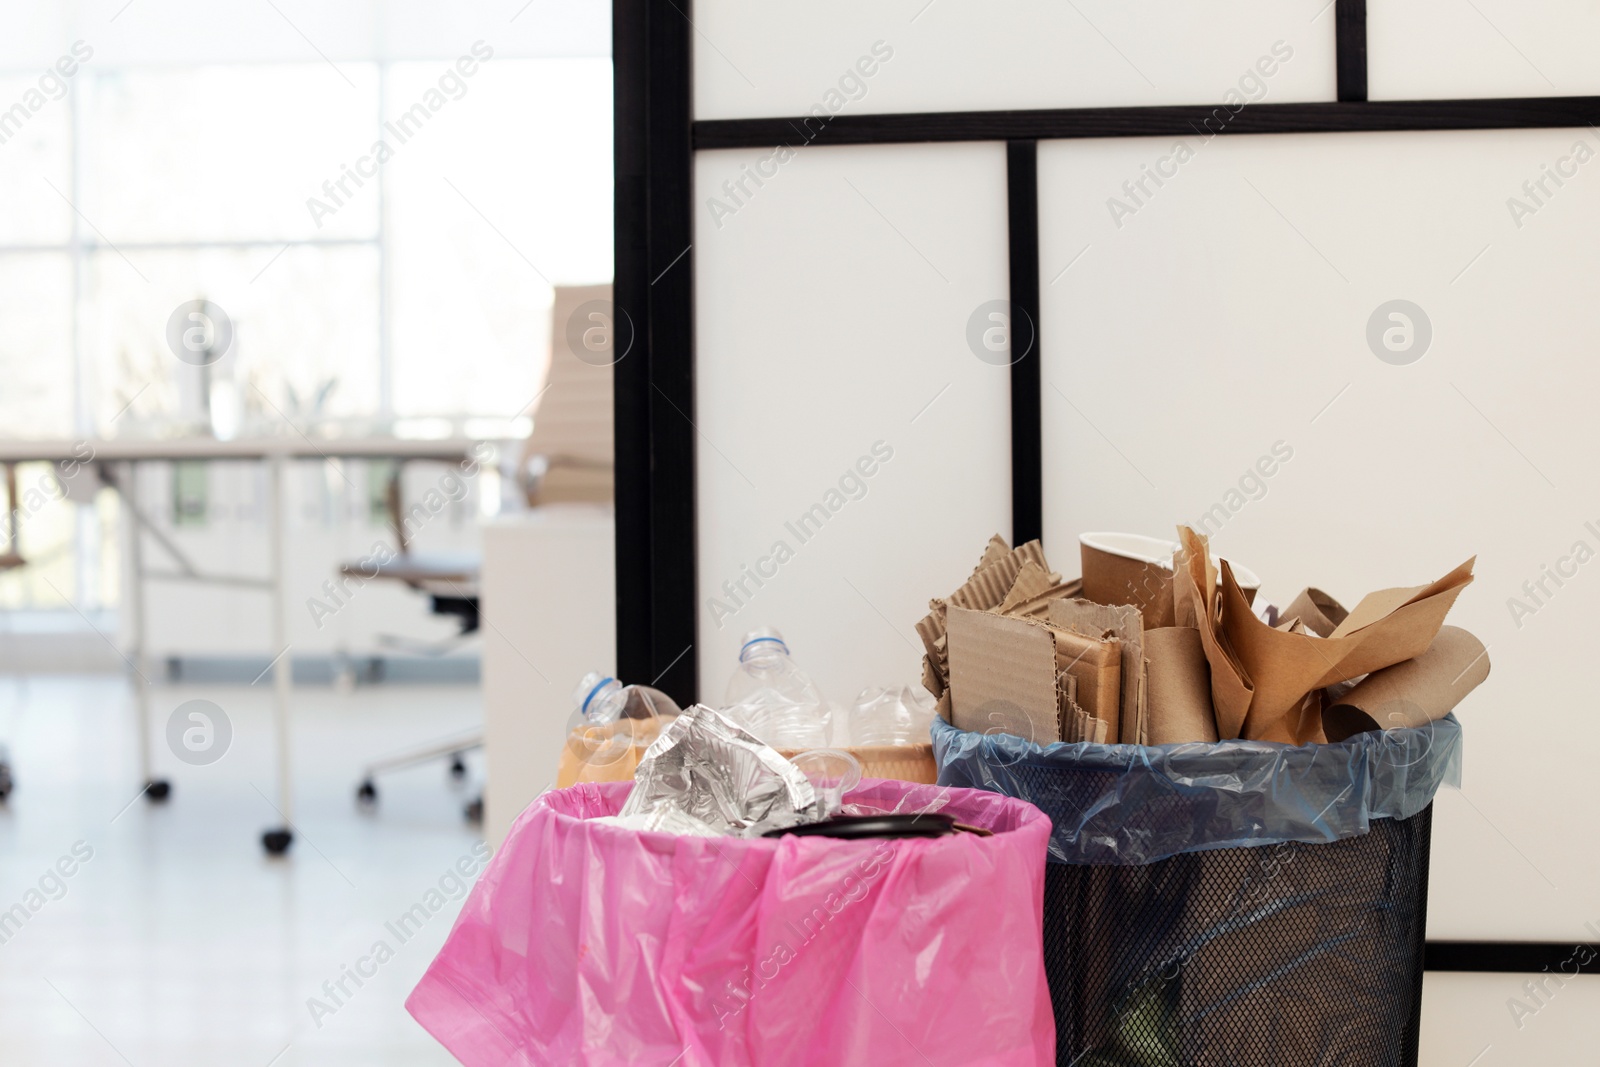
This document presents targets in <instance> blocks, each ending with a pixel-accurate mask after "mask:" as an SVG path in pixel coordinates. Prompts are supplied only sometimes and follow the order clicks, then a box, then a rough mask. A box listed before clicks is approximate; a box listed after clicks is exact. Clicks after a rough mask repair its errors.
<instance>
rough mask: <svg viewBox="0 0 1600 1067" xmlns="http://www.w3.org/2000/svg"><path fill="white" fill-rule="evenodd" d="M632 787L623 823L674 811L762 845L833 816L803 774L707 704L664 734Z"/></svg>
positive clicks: (648, 752) (641, 765) (682, 717)
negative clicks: (784, 831)
mask: <svg viewBox="0 0 1600 1067" xmlns="http://www.w3.org/2000/svg"><path fill="white" fill-rule="evenodd" d="M851 762H854V761H853V760H852V761H851ZM859 769H860V768H859V765H858V767H857V770H858V772H859ZM859 778H860V775H859V773H858V774H857V779H858V780H859ZM634 782H635V788H634V790H633V792H632V793H631V794H629V796H628V801H627V803H626V804H625V805H623V808H622V811H621V813H620V814H622V815H623V816H625V817H626V816H636V815H644V814H646V813H650V812H657V811H661V810H663V809H671V810H674V811H677V812H679V813H681V814H683V815H686V816H689V817H691V818H692V819H694V820H696V821H697V822H698V823H700V824H702V825H704V826H706V827H708V828H710V829H711V830H714V831H717V832H718V833H725V834H742V835H744V836H747V837H760V836H761V835H762V834H763V833H765V832H766V831H767V830H775V829H779V828H782V827H785V826H793V825H795V824H796V823H801V822H815V821H817V820H819V819H823V818H826V817H827V816H828V815H830V814H832V809H830V808H828V807H827V802H826V801H825V800H822V799H820V798H819V797H818V796H817V791H816V789H815V788H814V787H813V786H812V784H811V781H810V779H808V778H807V777H806V776H805V773H804V772H803V771H801V770H800V768H798V767H796V766H795V765H794V764H793V763H790V762H789V761H788V760H786V759H784V758H783V756H781V755H779V754H778V750H777V749H775V748H771V747H769V746H768V745H767V744H766V743H765V742H763V741H761V740H760V739H758V738H757V737H755V736H754V735H753V734H750V733H748V732H746V731H745V730H743V729H741V728H740V727H738V726H736V725H734V724H733V723H732V722H730V721H729V720H728V719H726V718H724V717H723V716H722V715H721V714H719V713H718V712H716V711H713V710H712V709H711V708H708V707H706V706H705V705H704V704H696V705H695V706H694V707H692V708H690V709H689V710H688V711H687V712H685V713H684V714H682V715H680V716H678V717H677V718H676V719H674V720H672V723H671V725H669V726H668V727H667V728H666V729H665V730H662V731H661V736H660V737H658V738H656V739H655V741H654V742H653V743H652V744H651V745H650V747H649V749H647V750H646V751H645V754H644V758H643V759H641V760H640V761H639V769H638V771H637V772H636V773H635V775H634ZM833 804H834V807H837V806H838V799H837V798H834V799H833Z"/></svg>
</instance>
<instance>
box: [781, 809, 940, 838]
mask: <svg viewBox="0 0 1600 1067" xmlns="http://www.w3.org/2000/svg"><path fill="white" fill-rule="evenodd" d="M956 832H957V831H956V820H955V819H953V818H952V817H950V816H949V815H941V814H939V813H938V812H933V813H930V814H927V815H835V816H833V817H832V818H831V819H824V820H823V821H821V822H812V823H805V824H803V825H800V826H786V827H784V828H783V829H781V830H768V831H767V832H766V833H765V834H762V835H761V836H763V837H783V836H785V835H786V834H794V835H795V836H797V837H838V838H845V839H849V840H857V841H859V840H863V839H868V840H870V839H873V838H889V837H945V836H948V835H949V834H953V833H956Z"/></svg>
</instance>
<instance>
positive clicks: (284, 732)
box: [261, 456, 294, 856]
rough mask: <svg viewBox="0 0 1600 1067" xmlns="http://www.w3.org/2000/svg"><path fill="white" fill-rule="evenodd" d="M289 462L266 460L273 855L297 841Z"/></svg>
mask: <svg viewBox="0 0 1600 1067" xmlns="http://www.w3.org/2000/svg"><path fill="white" fill-rule="evenodd" d="M285 463H286V461H285V460H284V458H283V457H281V456H274V457H272V458H271V459H269V460H268V461H267V475H268V477H267V480H268V483H269V489H268V494H267V495H268V497H269V498H270V499H269V503H268V508H269V512H270V514H269V516H268V522H269V524H270V526H269V535H270V538H271V544H272V593H271V596H272V648H273V651H274V654H275V655H276V656H277V657H278V658H277V660H276V662H274V663H273V665H272V725H273V734H274V742H275V747H276V749H277V753H276V755H277V761H278V811H279V813H280V814H282V816H283V825H282V826H280V827H277V828H275V829H271V830H267V831H265V832H263V833H262V835H261V845H262V847H263V848H265V849H266V850H267V852H269V853H271V854H272V855H274V856H281V855H282V854H283V853H285V852H287V851H289V845H290V844H291V843H292V842H293V841H294V785H293V781H292V778H293V776H292V774H291V760H290V754H289V753H290V738H289V702H290V699H291V697H292V696H293V685H294V681H293V677H292V675H291V667H290V657H289V620H288V617H287V614H286V611H287V609H286V607H285V605H284V585H285V582H286V574H287V566H286V561H285V551H286V549H285V545H284V535H285V529H284V528H285V526H286V525H287V517H286V516H285V514H284V507H283V474H284V466H285Z"/></svg>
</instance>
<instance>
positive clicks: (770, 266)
mask: <svg viewBox="0 0 1600 1067" xmlns="http://www.w3.org/2000/svg"><path fill="white" fill-rule="evenodd" d="M767 154H768V153H767V152H766V151H754V152H744V151H739V152H703V153H700V155H699V156H698V157H697V159H696V171H695V173H696V185H697V201H696V202H697V215H696V218H697V222H696V235H695V245H694V263H695V270H696V276H695V285H696V289H697V293H698V296H697V299H696V312H695V313H696V316H697V318H696V334H697V338H696V377H697V389H698V394H697V399H696V404H697V414H696V423H697V428H698V431H699V438H698V449H699V456H698V476H699V499H698V514H699V517H700V518H699V568H700V574H699V582H700V590H701V597H700V605H699V616H700V640H699V642H698V647H697V648H696V649H695V650H694V652H693V654H695V655H698V656H699V657H700V672H701V678H702V690H701V696H702V697H703V698H705V699H707V700H710V701H713V702H717V701H720V699H721V697H722V694H723V689H724V686H725V685H726V682H727V679H728V676H729V674H730V673H731V671H732V670H733V667H734V666H735V664H736V662H737V658H738V649H739V642H740V639H741V637H742V635H743V634H744V633H745V631H747V630H749V629H751V628H753V627H755V626H758V625H762V624H771V625H775V626H777V627H778V628H779V629H781V630H782V631H783V632H784V634H785V636H786V637H788V639H789V641H790V644H791V646H792V648H793V650H794V653H795V656H796V658H797V660H798V661H799V662H800V663H801V664H802V666H804V667H805V668H807V669H808V670H810V671H812V672H813V674H814V675H815V677H816V678H817V680H818V682H819V684H820V685H821V686H822V687H823V689H824V691H825V692H827V693H828V694H830V695H832V696H834V697H835V698H836V699H839V700H841V701H849V700H851V699H852V698H853V697H854V696H855V694H856V693H857V692H858V691H859V690H860V689H861V688H862V687H864V686H867V685H869V684H880V685H881V684H887V683H891V682H913V681H915V680H916V679H917V678H919V677H920V666H919V664H920V656H921V647H920V644H919V643H918V642H917V639H916V635H915V634H914V633H913V631H912V625H913V624H914V623H915V622H916V620H917V619H919V618H921V617H922V615H923V614H925V613H926V611H927V602H928V599H929V597H931V596H934V595H937V594H939V593H941V592H948V591H949V590H950V589H953V588H955V586H957V585H959V584H960V583H961V581H963V580H964V579H965V578H966V577H967V575H968V574H969V573H970V571H971V568H972V565H973V563H974V562H976V560H977V557H978V554H979V553H980V552H981V550H982V548H983V544H984V542H985V541H986V540H987V538H988V537H989V536H990V535H991V534H993V533H995V532H996V531H1000V532H1007V531H1009V528H1010V506H1011V505H1010V483H1009V473H1008V472H1009V470H1010V460H1009V442H1010V438H1009V425H1010V423H1009V414H1008V411H1009V408H1008V403H1009V401H1008V396H1009V390H1008V375H1009V371H1008V370H1007V368H1006V367H1004V366H996V365H994V364H992V363H985V362H982V361H980V360H979V359H977V358H976V357H975V356H974V355H973V353H972V352H971V351H970V350H969V349H968V347H967V344H966V340H965V334H966V325H967V320H968V317H969V315H970V314H971V313H972V311H973V310H974V309H975V308H977V307H978V306H979V305H980V304H982V303H984V302H986V301H988V300H992V299H996V298H1001V297H1004V296H1005V295H1006V286H1007V280H1006V279H1007V271H1006V228H1005V222H1006V199H1005V152H1004V148H1003V147H1002V146H1001V145H956V146H905V147H890V148H808V149H804V150H802V151H801V152H799V153H798V155H797V156H796V157H795V158H794V159H792V160H790V161H789V162H787V163H786V164H784V165H783V166H782V168H781V169H779V170H778V171H777V173H776V175H775V176H772V177H768V178H767V179H766V180H765V184H764V185H762V186H760V187H759V188H757V187H756V186H754V185H753V184H751V183H749V182H747V183H746V188H747V189H749V190H750V191H751V193H752V194H753V195H751V196H749V197H748V198H741V201H742V206H739V207H738V209H737V211H736V213H734V214H731V215H723V214H722V213H721V212H718V213H717V214H716V215H713V213H712V212H711V211H710V210H708V208H707V207H706V201H707V199H708V197H710V196H712V195H722V194H720V193H719V190H720V187H721V185H722V183H723V182H724V181H728V180H737V179H738V177H739V176H740V175H741V174H742V173H743V171H742V169H741V168H743V167H747V166H748V167H750V168H754V167H755V166H756V164H757V162H758V161H759V160H761V159H763V158H764V157H765V156H766V155H767ZM767 169H772V166H771V165H769V166H768V168H767ZM878 442H882V444H881V445H879V453H880V461H879V462H877V463H876V464H875V465H873V464H869V465H868V466H872V467H873V474H872V475H871V477H869V478H865V479H863V480H862V487H861V488H859V489H858V488H857V487H856V486H855V484H854V483H850V484H848V485H847V486H846V489H847V490H848V492H849V494H851V495H853V496H854V497H855V498H854V499H852V498H850V496H847V495H846V494H845V493H842V492H840V491H839V490H840V479H841V477H842V476H844V475H845V474H846V472H848V471H850V470H852V468H853V467H854V465H855V464H857V462H858V461H859V460H860V459H861V458H862V457H870V456H872V450H873V447H874V445H875V444H876V443H878ZM885 448H887V449H892V452H893V456H892V458H891V459H889V460H888V461H887V462H882V461H881V453H882V452H883V450H884V449H885ZM830 492H833V493H836V494H837V495H836V496H835V497H834V498H833V499H832V501H831V503H832V504H835V505H839V506H837V507H836V508H835V509H834V513H833V514H832V515H831V517H829V518H828V519H827V520H826V522H825V524H823V525H822V528H821V529H820V530H815V529H812V530H809V536H808V537H807V538H806V539H805V540H803V541H802V540H801V538H800V537H798V536H796V534H795V532H794V530H792V529H791V527H790V525H788V524H792V523H795V522H796V521H797V520H798V519H799V517H800V516H801V515H802V514H803V513H804V512H806V511H807V510H808V509H810V508H811V507H812V506H813V505H817V504H819V503H820V504H824V505H827V504H829V503H830V500H829V494H830ZM780 541H781V542H783V543H785V544H786V545H787V546H788V549H789V551H790V552H792V558H789V557H786V558H785V561H784V562H782V563H781V564H778V563H777V562H776V561H773V562H768V563H765V564H763V563H761V560H762V559H763V558H771V557H772V554H773V550H774V546H775V545H776V544H777V543H778V542H780ZM780 554H781V553H780ZM758 566H760V567H762V568H763V569H765V570H766V571H768V572H769V574H770V575H771V576H769V577H767V578H765V579H764V580H763V583H762V584H761V585H760V586H759V587H757V586H756V585H755V584H754V583H753V582H752V581H750V580H749V579H745V591H744V594H742V595H737V596H730V595H729V594H728V593H727V592H726V591H725V590H724V586H723V583H724V582H730V583H733V582H738V581H739V580H740V579H741V577H742V576H743V575H744V574H745V573H747V571H746V568H752V569H753V568H756V567H758ZM719 605H720V606H719ZM730 609H731V610H732V611H733V612H734V613H733V614H732V615H728V614H727V611H728V610H730Z"/></svg>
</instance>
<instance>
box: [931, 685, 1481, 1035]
mask: <svg viewBox="0 0 1600 1067" xmlns="http://www.w3.org/2000/svg"><path fill="white" fill-rule="evenodd" d="M933 735H934V736H933V740H934V754H935V757H936V758H937V760H938V764H939V783H940V784H941V785H958V786H968V787H975V788H980V789H989V790H993V791H995V792H999V793H1004V794H1006V795H1008V796H1014V797H1020V798H1022V799H1024V800H1028V801H1030V802H1032V803H1033V804H1035V805H1037V806H1038V807H1039V808H1041V809H1042V810H1043V811H1044V812H1045V813H1046V814H1047V815H1049V816H1050V819H1051V823H1052V825H1053V834H1052V837H1051V841H1050V863H1049V864H1048V865H1047V866H1046V873H1045V885H1044V956H1045V969H1046V973H1047V975H1048V977H1049V981H1050V993H1051V999H1052V1001H1053V1004H1054V1008H1055V1018H1056V1057H1057V1062H1058V1063H1060V1064H1072V1065H1075V1067H1191V1065H1194V1067H1201V1065H1204V1067H1324V1065H1326V1067H1333V1065H1340V1067H1346V1065H1347V1067H1411V1065H1415V1064H1416V1062H1417V1040H1418V1018H1419V1014H1420V1009H1421V1000H1422V966H1423V938H1424V928H1425V925H1426V915H1427V892H1428V850H1429V831H1430V827H1431V819H1432V808H1431V804H1432V801H1433V796H1434V793H1435V792H1437V790H1438V788H1439V787H1440V785H1442V784H1444V783H1446V782H1449V783H1458V782H1459V778H1460V747H1461V729H1460V725H1459V723H1458V722H1457V721H1456V720H1455V718H1454V716H1450V717H1448V718H1446V719H1444V720H1443V721H1441V722H1439V723H1436V724H1434V725H1433V726H1431V727H1424V728H1422V729H1417V730H1394V731H1389V732H1388V733H1382V734H1364V735H1358V736H1357V737H1355V738H1352V739H1351V740H1350V741H1346V742H1344V743H1341V744H1336V745H1308V746H1301V747H1292V746H1288V745H1279V744H1270V743H1266V742H1253V741H1230V742H1224V743H1222V744H1218V745H1165V746H1160V747H1143V746H1137V745H1092V744H1073V745H1068V744H1054V745H1050V746H1048V747H1040V746H1038V745H1034V744H1031V743H1029V742H1027V741H1025V740H1023V739H1022V738H1019V737H1014V736H1011V735H1007V734H992V735H985V734H975V733H967V732H964V731H961V730H957V729H956V728H955V727H953V726H951V725H949V724H948V723H946V722H944V721H943V720H935V722H934V728H933Z"/></svg>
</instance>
